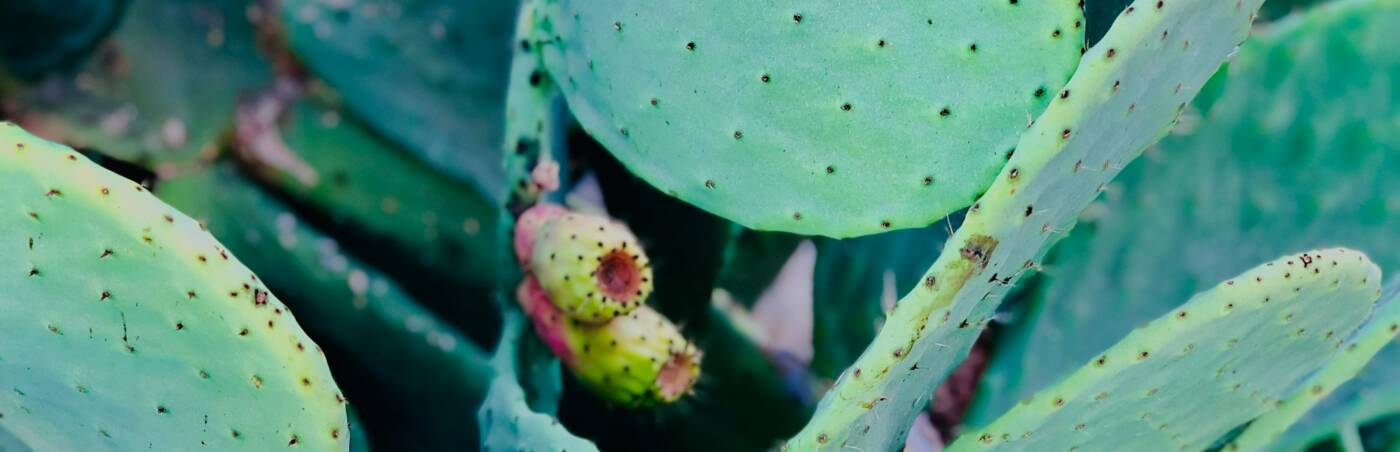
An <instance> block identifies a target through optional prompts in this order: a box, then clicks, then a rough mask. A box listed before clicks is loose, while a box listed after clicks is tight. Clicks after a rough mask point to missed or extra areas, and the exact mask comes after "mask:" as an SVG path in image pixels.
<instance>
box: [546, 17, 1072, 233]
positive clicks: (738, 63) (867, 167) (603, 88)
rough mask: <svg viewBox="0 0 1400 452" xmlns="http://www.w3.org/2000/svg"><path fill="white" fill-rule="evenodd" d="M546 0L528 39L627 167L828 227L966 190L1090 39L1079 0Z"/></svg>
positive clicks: (894, 214) (679, 190) (870, 223)
mask: <svg viewBox="0 0 1400 452" xmlns="http://www.w3.org/2000/svg"><path fill="white" fill-rule="evenodd" d="M536 8H537V10H538V11H537V12H536V13H535V14H538V15H539V16H540V17H538V18H537V19H536V20H535V33H533V34H532V35H531V36H530V40H529V41H528V42H526V44H531V45H533V46H534V47H539V48H540V49H541V52H542V54H543V57H544V62H545V63H546V64H545V67H546V69H547V70H548V73H549V74H550V75H552V78H553V79H554V80H555V81H556V82H557V83H558V85H559V88H560V90H561V91H562V92H563V94H564V95H565V97H566V98H567V99H568V105H569V108H570V110H571V111H572V112H573V113H574V115H575V117H577V118H578V121H579V123H580V124H581V125H582V126H583V128H584V129H585V130H587V131H588V132H589V133H590V134H592V135H593V137H594V138H596V139H597V140H598V141H599V142H601V143H602V144H603V145H604V146H606V147H607V149H608V150H609V151H611V152H612V153H613V155H615V156H617V158H618V160H621V161H622V162H623V163H624V164H625V165H626V166H627V167H628V169H629V170H631V171H632V172H633V173H635V174H637V175H639V176H641V177H642V178H643V179H646V180H647V181H648V182H650V183H651V184H652V185H654V186H655V187H657V188H658V189H660V190H661V191H662V192H666V193H669V194H672V195H673V196H676V197H678V198H680V199H682V200H684V201H686V202H689V203H691V204H694V205H696V206H699V207H701V208H703V209H705V210H708V211H710V212H713V213H715V214H717V215H719V216H722V217H725V218H728V219H731V220H734V221H736V222H738V223H740V224H743V225H745V226H749V227H752V228H755V229H772V230H782V231H788V232H798V233H806V234H821V235H828V236H833V237H848V236H856V235H867V234H873V233H879V232H884V231H887V230H891V229H903V228H911V227H921V226H926V225H928V224H930V223H932V222H934V221H936V220H938V219H939V218H942V217H944V216H946V215H947V214H949V213H951V212H953V211H956V210H958V209H961V208H963V207H966V206H967V205H968V204H970V203H971V202H972V201H973V199H975V198H976V196H977V195H978V194H979V193H981V192H982V191H984V190H985V189H986V188H987V186H988V185H989V184H990V183H991V182H992V180H993V178H994V177H995V176H996V173H997V171H998V170H999V169H1000V168H1001V167H1002V166H1003V165H1005V164H1006V157H1007V151H1009V150H1011V149H1012V148H1013V147H1014V145H1015V143H1016V139H1017V135H1018V134H1019V133H1021V132H1022V131H1024V130H1025V124H1026V121H1027V120H1029V119H1030V118H1031V117H1033V116H1034V115H1036V114H1037V113H1039V112H1040V111H1041V110H1042V109H1044V108H1045V106H1046V105H1047V104H1048V103H1050V102H1051V100H1052V98H1054V97H1055V93H1057V92H1059V91H1060V87H1061V86H1062V85H1064V83H1065V80H1066V79H1067V77H1068V76H1069V74H1070V73H1071V72H1072V71H1073V68H1074V65H1075V63H1076V62H1077V61H1078V59H1079V55H1080V53H1081V51H1082V46H1083V43H1084V41H1083V29H1084V27H1083V24H1084V18H1083V13H1082V11H1081V10H1080V9H1079V7H1078V4H1077V3H1076V2H1074V1H1036V2H1006V1H1002V2H997V3H983V2H968V1H964V0H938V1H931V2H905V3H899V4H896V5H886V7H881V8H870V7H867V5H864V4H858V3H841V2H836V3H816V4H804V5H801V6H798V5H789V4H780V3H772V2H749V1H733V0H731V1H708V2H692V3H660V2H651V1H640V0H609V1H595V0H589V1H577V0H537V1H535V2H533V6H532V5H526V6H525V9H526V10H530V9H536Z"/></svg>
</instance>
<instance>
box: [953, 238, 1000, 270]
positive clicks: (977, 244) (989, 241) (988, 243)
mask: <svg viewBox="0 0 1400 452" xmlns="http://www.w3.org/2000/svg"><path fill="white" fill-rule="evenodd" d="M996 248H997V240H996V239H994V238H991V237H989V236H986V235H982V234H977V235H974V236H972V237H971V238H969V239H967V241H966V242H964V243H963V247H962V248H961V249H960V250H959V252H960V254H961V255H962V258H963V259H965V260H969V261H972V262H974V263H976V264H977V265H978V266H979V267H982V268H987V262H988V261H989V260H990V259H991V258H992V252H993V251H995V250H996Z"/></svg>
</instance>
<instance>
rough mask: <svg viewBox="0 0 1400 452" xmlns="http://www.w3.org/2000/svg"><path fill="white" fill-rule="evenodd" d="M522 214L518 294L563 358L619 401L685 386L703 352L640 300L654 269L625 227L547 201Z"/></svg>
mask: <svg viewBox="0 0 1400 452" xmlns="http://www.w3.org/2000/svg"><path fill="white" fill-rule="evenodd" d="M521 219H522V220H521V221H519V222H517V223H516V228H515V239H516V240H515V249H516V251H517V253H520V254H518V255H517V258H518V259H520V260H521V262H526V263H528V266H527V273H526V276H525V278H524V279H523V280H522V281H521V282H520V286H519V288H518V289H517V291H516V298H517V301H518V302H519V303H520V307H521V309H522V310H523V311H524V312H525V313H526V314H527V315H528V316H529V317H530V319H531V321H532V323H533V324H534V327H535V331H536V332H537V333H539V335H540V338H541V339H542V340H543V341H544V342H545V344H546V345H548V346H549V348H550V349H551V350H553V351H554V353H555V355H557V356H558V357H559V359H560V360H561V361H563V363H564V365H565V366H566V367H568V368H569V369H570V370H571V371H573V373H574V374H575V375H577V376H578V377H579V378H580V380H582V381H583V382H584V383H585V384H587V385H589V386H591V387H592V388H594V390H595V391H596V392H598V393H599V395H600V396H602V397H603V398H605V399H607V400H611V401H613V402H617V403H619V404H623V405H647V404H654V403H667V402H673V401H675V400H676V399H679V398H680V397H681V396H683V395H686V394H688V393H690V392H691V389H692V387H693V385H694V384H695V381H696V379H698V378H699V376H700V352H699V350H698V349H696V348H695V345H694V344H691V343H690V341H689V340H687V339H686V338H685V336H683V335H681V333H680V330H679V329H678V328H676V326H675V325H674V324H672V323H671V322H670V321H669V320H667V319H666V318H665V317H663V316H662V315H661V314H659V313H657V312H656V311H655V310H653V309H651V308H650V307H647V306H644V305H643V303H644V302H646V299H647V296H648V295H650V294H651V287H652V282H651V278H652V273H651V268H650V264H649V263H648V262H647V259H646V252H645V251H643V250H642V247H641V245H639V244H637V239H636V237H634V236H633V235H632V232H631V231H629V230H628V229H627V227H626V226H624V225H622V224H619V223H614V222H611V221H608V220H607V219H605V218H601V217H597V216H592V215H588V214H583V213H576V212H570V211H568V210H567V209H565V208H563V207H561V206H558V205H554V204H548V203H545V204H539V205H536V206H534V207H531V208H530V210H527V211H525V212H524V213H523V214H521ZM527 253H528V254H527Z"/></svg>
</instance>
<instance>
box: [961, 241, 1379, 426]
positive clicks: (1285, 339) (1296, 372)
mask: <svg viewBox="0 0 1400 452" xmlns="http://www.w3.org/2000/svg"><path fill="white" fill-rule="evenodd" d="M1380 278H1381V273H1380V269H1379V268H1377V267H1376V266H1375V264H1372V263H1371V261H1370V260H1369V259H1367V258H1366V257H1365V255H1363V254H1361V253H1359V252H1356V251H1352V250H1347V249H1344V248H1336V249H1329V250H1321V251H1309V252H1305V253H1301V254H1297V255H1290V256H1285V257H1282V258H1279V259H1277V260H1275V261H1273V262H1269V263H1267V264H1264V265H1261V266H1259V267H1255V268H1254V269H1253V270H1250V271H1248V272H1245V273H1244V274H1241V275H1239V276H1237V277H1235V278H1232V279H1229V280H1226V281H1225V282H1223V283H1220V284H1219V285H1217V286H1216V287H1215V288H1213V289H1211V290H1209V291H1206V292H1203V293H1201V294H1199V295H1196V296H1195V297H1193V298H1192V299H1191V301H1188V302H1187V303H1186V304H1183V305H1181V306H1180V307H1178V308H1176V309H1174V310H1173V311H1172V312H1170V313H1168V314H1166V315H1164V316H1162V317H1160V318H1158V319H1156V320H1153V321H1152V322H1150V323H1148V324H1147V325H1145V326H1143V327H1141V328H1138V329H1137V330H1135V331H1133V332H1132V333H1130V334H1129V335H1128V336H1127V337H1125V338H1123V340H1121V341H1119V342H1118V344H1116V345H1114V346H1113V347H1111V348H1109V349H1108V350H1106V351H1104V352H1102V353H1101V354H1099V355H1098V356H1097V357H1095V358H1093V359H1091V360H1090V361H1089V362H1088V363H1087V364H1086V365H1085V366H1084V367H1082V368H1080V369H1079V370H1078V371H1076V372H1074V373H1073V374H1071V375H1070V376H1068V377H1066V378H1065V379H1063V380H1061V381H1060V383H1058V384H1056V385H1054V386H1052V387H1049V388H1046V389H1043V390H1041V391H1040V392H1038V393H1036V395H1035V396H1034V397H1031V398H1030V399H1027V400H1025V401H1023V402H1022V403H1021V404H1019V405H1017V406H1016V407H1015V408H1012V409H1011V410H1010V411H1008V412H1007V413H1006V414H1004V415H1002V417H1001V418H1000V419H998V420H996V421H995V422H992V423H991V424H990V425H988V426H986V427H985V428H981V429H978V430H975V431H971V432H967V433H964V434H963V435H962V436H960V437H959V438H958V440H957V441H955V442H954V443H953V444H952V445H951V446H950V447H949V450H950V451H969V450H1067V449H1083V450H1110V449H1114V450H1118V449H1121V450H1164V449H1167V448H1170V449H1171V450H1178V449H1179V450H1201V449H1205V448H1207V447H1209V446H1210V445H1211V444H1212V443H1213V442H1214V441H1215V440H1217V439H1218V438H1220V437H1221V436H1222V435H1225V434H1226V433H1227V432H1229V431H1230V430H1231V429H1233V428H1235V427H1236V426H1238V425H1240V424H1242V423H1244V422H1246V421H1248V420H1250V419H1253V418H1254V417H1256V416H1259V415H1261V414H1264V413H1267V412H1269V411H1270V410H1272V409H1274V407H1275V404H1276V403H1278V402H1279V401H1280V400H1282V399H1284V398H1285V397H1288V396H1289V394H1290V393H1292V391H1293V390H1294V389H1295V388H1297V387H1298V385H1299V384H1300V383H1301V382H1302V381H1304V380H1305V379H1306V378H1307V377H1308V376H1309V374H1311V373H1313V372H1314V371H1316V370H1317V369H1319V368H1322V367H1323V366H1324V365H1326V364H1327V363H1328V362H1329V361H1331V360H1332V359H1333V357H1334V356H1338V355H1341V356H1342V357H1343V359H1346V355H1345V354H1346V352H1343V351H1340V350H1338V349H1339V348H1340V347H1341V346H1342V345H1343V344H1344V343H1346V338H1348V337H1350V336H1352V334H1353V333H1354V332H1356V331H1357V329H1358V328H1359V327H1360V326H1361V325H1362V324H1363V323H1364V322H1365V321H1366V319H1367V317H1368V316H1370V315H1371V314H1372V313H1371V310H1372V307H1373V303H1374V302H1375V301H1376V299H1377V298H1378V297H1379V296H1380ZM1164 446H1167V447H1164Z"/></svg>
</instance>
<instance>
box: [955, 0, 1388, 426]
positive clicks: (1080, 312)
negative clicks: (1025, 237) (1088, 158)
mask: <svg viewBox="0 0 1400 452" xmlns="http://www.w3.org/2000/svg"><path fill="white" fill-rule="evenodd" d="M1271 1H1272V0H1271ZM1168 4H1170V3H1168ZM1395 42H1400V4H1398V3H1396V2H1394V1H1389V0H1382V1H1373V0H1361V1H1343V2H1334V3H1331V4H1329V5H1327V6H1324V7H1321V8H1319V9H1317V10H1313V11H1311V12H1309V13H1307V14H1306V15H1302V16H1297V17H1294V18H1293V19H1289V20H1286V21H1283V22H1278V23H1275V24H1273V25H1271V26H1270V28H1266V29H1264V31H1262V32H1261V33H1260V36H1257V37H1256V38H1253V39H1251V40H1250V41H1249V42H1248V43H1246V44H1245V45H1244V46H1243V47H1242V48H1241V49H1240V52H1239V55H1238V56H1237V57H1236V58H1235V60H1234V62H1233V63H1232V64H1231V67H1230V68H1229V71H1228V74H1223V75H1225V76H1226V78H1227V79H1228V81H1227V86H1228V87H1229V88H1228V89H1227V90H1226V91H1225V93H1224V95H1223V96H1222V97H1221V98H1220V99H1219V100H1217V101H1216V102H1215V105H1214V106H1213V107H1212V108H1211V109H1210V111H1209V112H1208V113H1206V114H1205V116H1204V118H1202V121H1203V122H1201V123H1200V124H1201V125H1200V126H1199V128H1198V129H1195V130H1192V129H1189V128H1187V129H1184V131H1187V132H1188V134H1187V135H1182V136H1173V137H1169V138H1167V139H1165V140H1163V141H1162V143H1161V145H1160V149H1159V150H1158V151H1153V152H1150V153H1149V156H1148V158H1144V159H1142V160H1141V161H1140V162H1138V163H1136V164H1134V165H1133V166H1132V167H1130V168H1128V169H1127V170H1125V171H1124V174H1123V175H1122V176H1120V177H1119V178H1118V179H1117V181H1118V182H1116V183H1115V184H1114V185H1110V186H1109V187H1107V191H1108V195H1107V196H1104V197H1103V198H1102V200H1101V202H1100V203H1098V204H1097V205H1096V206H1094V207H1092V208H1091V209H1090V210H1089V212H1091V213H1092V214H1093V215H1092V216H1090V217H1089V218H1090V221H1089V222H1088V223H1089V224H1090V225H1092V227H1091V228H1081V229H1082V232H1081V231H1080V230H1076V232H1075V233H1074V234H1073V236H1072V237H1071V238H1070V239H1069V240H1067V241H1066V243H1064V244H1062V245H1061V246H1060V247H1058V248H1057V249H1056V251H1055V252H1054V253H1053V256H1052V257H1051V259H1050V261H1049V263H1048V264H1047V266H1048V267H1050V268H1052V269H1054V272H1053V273H1052V274H1047V275H1046V277H1045V278H1044V279H1043V281H1044V284H1040V285H1037V286H1036V288H1035V289H1034V290H1033V291H1031V292H1030V293H1029V294H1028V299H1027V305H1028V308H1027V309H1026V310H1025V311H1024V313H1023V314H1022V316H1020V317H1018V320H1017V322H1015V323H1013V324H1011V325H1008V329H1007V334H1005V335H1003V336H1002V341H1001V343H1002V345H1001V349H1002V350H1005V351H1006V352H1004V353H1003V352H999V353H998V354H997V355H996V357H995V358H994V360H993V362H992V364H991V366H990V368H989V370H988V372H987V374H986V377H985V378H984V379H983V384H982V388H981V390H979V393H980V394H981V396H979V399H978V400H977V402H976V403H975V404H974V405H973V407H972V409H971V410H970V412H969V418H968V422H969V423H970V424H972V425H982V424H983V423H985V422H987V421H990V420H991V417H992V416H995V415H997V414H998V413H1001V412H1002V411H1004V410H1006V409H1008V408H1010V407H1011V406H1012V405H1013V404H1015V403H1016V401H1017V400H1019V399H1022V398H1024V397H1026V396H1029V395H1030V394H1031V392H1032V391H1035V390H1036V389H1037V388H1040V387H1044V386H1045V385H1047V384H1049V383H1050V382H1052V381H1054V380H1055V379H1056V378H1058V377H1059V376H1060V375H1063V374H1064V372H1066V371H1068V370H1070V369H1073V368H1074V367H1075V366H1077V365H1078V364H1079V363H1081V362H1083V361H1084V360H1087V359H1089V358H1090V357H1092V356H1093V355H1094V354H1096V353H1098V352H1099V350H1102V349H1103V348H1104V347H1107V346H1109V345H1110V344H1112V343H1113V342H1114V341H1116V340H1117V339H1118V338H1119V337H1121V336H1122V335H1123V334H1126V333H1127V331H1128V329H1130V328H1131V327H1132V325H1134V324H1136V323H1138V322H1143V321H1147V320H1149V319H1152V318H1155V317H1156V316H1158V315H1161V314H1162V313H1164V312H1167V311H1168V310H1170V309H1172V308H1173V307H1175V306H1174V304H1173V302H1172V301H1171V300H1176V299H1181V298H1185V297H1187V296H1189V295H1191V294H1192V293H1194V292H1196V291H1199V290H1202V289H1204V288H1206V287H1209V286H1210V285H1213V284H1214V283H1215V282H1216V281H1219V280H1220V279H1221V278H1225V277H1228V276H1229V275H1232V274H1235V273H1237V272H1239V271H1241V270H1243V269H1246V268H1249V266H1251V265H1253V264H1254V263H1256V262H1258V261H1260V260H1263V259H1268V258H1269V257H1270V256H1273V255H1277V254H1281V253H1285V252H1289V251H1292V250H1296V249H1303V248H1312V247H1320V246H1333V245H1344V246H1348V247H1352V248H1356V249H1361V250H1366V251H1367V252H1368V253H1369V255H1370V256H1371V258H1372V259H1374V260H1375V261H1376V262H1377V264H1379V265H1380V266H1381V268H1383V269H1385V270H1386V271H1387V272H1395V271H1397V270H1400V247H1397V246H1396V245H1395V233H1394V231H1396V230H1397V229H1400V215H1397V214H1396V210H1395V207H1394V206H1395V204H1394V203H1395V201H1394V197H1395V194H1396V193H1400V180H1397V179H1396V178H1393V177H1387V176H1385V175H1383V174H1380V173H1377V172H1376V171H1375V168H1391V167H1396V166H1397V165H1400V133H1396V132H1395V127H1394V124H1395V122H1394V118H1395V117H1397V116H1400V106H1397V105H1398V104H1397V103H1396V102H1395V101H1394V98H1393V97H1387V96H1377V95H1376V94H1375V93H1378V92H1388V90H1391V89H1392V88H1393V86H1392V85H1393V83H1391V80H1396V79H1400V48H1397V47H1396V46H1395V45H1393V43H1395ZM1183 180H1192V181H1208V182H1201V183H1191V184H1183V183H1182V181H1183ZM1226 249H1228V250H1234V251H1231V252H1221V250H1226ZM1105 297H1107V298H1108V299H1115V300H1121V301H1119V302H1116V303H1108V304H1105V303H1103V302H1102V300H1104V299H1105ZM1013 349H1018V350H1016V351H1012V350H1013ZM1387 353H1390V352H1387ZM1396 353H1400V351H1397V352H1396ZM1386 356H1392V357H1397V358H1400V354H1391V355H1386ZM1385 362H1400V360H1397V359H1389V360H1387V359H1378V360H1377V363H1385ZM1379 365H1380V364H1378V366H1379ZM1389 369H1391V370H1388V371H1386V373H1381V374H1376V375H1377V377H1376V378H1374V379H1373V381H1377V382H1383V381H1386V380H1388V379H1394V378H1400V365H1393V366H1389ZM1384 375H1390V377H1384ZM1375 386H1376V387H1380V386H1381V385H1380V384H1377V385H1375ZM1397 396H1400V394H1398V395H1397ZM1332 425H1336V424H1335V423H1334V424H1332Z"/></svg>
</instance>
